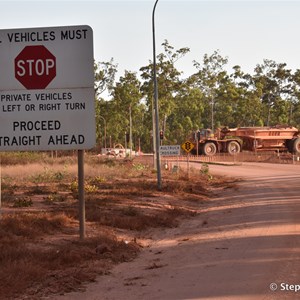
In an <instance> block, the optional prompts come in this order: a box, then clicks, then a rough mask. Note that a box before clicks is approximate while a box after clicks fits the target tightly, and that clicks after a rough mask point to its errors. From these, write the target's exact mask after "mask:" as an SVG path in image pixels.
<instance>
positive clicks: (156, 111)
mask: <svg viewBox="0 0 300 300" xmlns="http://www.w3.org/2000/svg"><path fill="white" fill-rule="evenodd" d="M157 2H158V0H156V1H155V4H154V7H153V12H152V33H153V81H154V110H155V128H153V129H154V130H153V131H154V134H155V139H156V143H155V152H156V169H157V170H156V171H157V188H158V190H161V169H160V155H159V115H158V90H157V77H156V49H155V48H156V47H155V25H154V15H155V8H156V5H157Z"/></svg>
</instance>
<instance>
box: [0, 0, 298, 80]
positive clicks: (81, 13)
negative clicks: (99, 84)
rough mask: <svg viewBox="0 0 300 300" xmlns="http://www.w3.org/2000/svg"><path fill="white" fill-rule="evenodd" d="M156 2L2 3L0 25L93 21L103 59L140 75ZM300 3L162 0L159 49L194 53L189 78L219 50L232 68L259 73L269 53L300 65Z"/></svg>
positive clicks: (185, 63)
mask: <svg viewBox="0 0 300 300" xmlns="http://www.w3.org/2000/svg"><path fill="white" fill-rule="evenodd" d="M154 3H155V0H151V1H150V0H139V1H127V0H123V1H114V0H110V1H102V0H94V1H88V0H87V1H74V0H73V1H57V0H53V1H49V0H48V1H46V0H40V1H26V0H23V1H21V0H19V1H14V0H10V1H2V0H0V12H1V18H0V24H1V25H0V28H1V29H12V28H32V27H51V26H66V25H89V26H91V27H92V29H93V32H94V57H95V60H96V61H97V62H100V61H109V60H110V59H111V58H112V57H113V58H114V61H115V63H117V64H118V66H119V67H118V69H119V74H118V75H121V76H122V75H123V74H124V70H128V71H134V72H137V73H139V68H140V67H142V66H146V65H148V63H149V60H152V57H153V52H152V9H153V6H154ZM299 14H300V1H257V0H256V1H255V0H252V1H251V0H250V1H243V0H240V1H226V0H223V1H214V0H210V1H201V0H198V1H196V0H194V1H189V0H177V1H172V0H159V1H158V4H157V8H156V14H155V25H156V45H157V49H156V51H157V53H160V52H162V47H161V43H162V42H163V41H164V40H165V39H167V40H168V41H169V43H170V44H171V45H172V46H174V47H175V49H179V48H182V47H189V48H190V49H191V51H190V53H189V54H188V55H186V56H185V57H184V58H183V59H181V60H180V61H179V62H178V64H177V65H176V66H177V68H178V69H179V70H180V71H184V76H189V75H191V74H193V73H194V72H196V69H195V68H194V67H193V60H196V61H198V62H201V61H202V58H203V55H204V54H209V55H210V54H212V53H213V52H214V51H215V50H219V51H220V54H221V55H222V56H223V57H228V59H229V68H228V70H229V71H230V72H231V67H232V66H234V65H240V66H241V68H242V70H243V71H245V72H249V73H250V74H253V70H254V67H255V66H256V64H260V63H262V62H263V59H271V60H274V61H276V62H277V63H287V67H288V68H291V69H292V70H296V69H300V40H299V37H300V33H299V30H300V17H299Z"/></svg>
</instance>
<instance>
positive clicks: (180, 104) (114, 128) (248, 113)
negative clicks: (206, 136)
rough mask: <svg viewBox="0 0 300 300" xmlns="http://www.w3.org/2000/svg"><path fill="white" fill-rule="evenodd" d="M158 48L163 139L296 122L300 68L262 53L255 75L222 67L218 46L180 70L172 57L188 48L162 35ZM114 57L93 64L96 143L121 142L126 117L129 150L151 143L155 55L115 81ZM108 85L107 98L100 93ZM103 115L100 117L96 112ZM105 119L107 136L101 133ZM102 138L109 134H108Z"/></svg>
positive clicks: (181, 139)
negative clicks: (184, 70) (136, 70)
mask: <svg viewBox="0 0 300 300" xmlns="http://www.w3.org/2000/svg"><path fill="white" fill-rule="evenodd" d="M162 46H163V52H162V53H159V54H158V55H157V64H156V69H157V82H158V101H159V103H158V104H159V128H158V129H159V130H163V131H164V133H165V134H164V141H163V143H164V144H180V143H182V142H184V141H185V140H186V138H187V137H188V136H189V135H190V134H191V133H192V132H193V131H195V130H198V129H200V128H212V129H216V128H217V127H219V126H228V127H239V126H245V127H247V126H267V125H270V126H271V125H277V124H283V123H286V124H290V125H293V126H296V127H298V126H299V125H300V102H299V99H300V70H296V71H295V72H294V73H293V72H292V71H291V70H289V69H288V68H287V66H286V64H285V63H277V62H274V61H272V60H268V59H265V60H264V61H263V63H262V64H257V66H256V67H255V69H254V72H253V74H248V73H245V72H243V70H242V69H241V67H240V66H234V67H233V69H232V72H229V71H228V62H229V59H228V58H227V57H223V56H222V55H221V53H220V51H219V50H217V51H214V52H213V53H212V54H205V55H204V56H203V58H202V60H200V61H196V60H195V61H194V62H193V65H194V67H195V72H194V73H193V74H191V75H187V76H184V74H183V73H182V72H181V71H180V70H179V69H178V68H177V63H178V61H179V60H181V59H182V58H183V57H184V56H186V55H187V54H188V53H189V51H190V50H189V48H187V47H183V48H179V49H174V47H173V46H172V45H171V44H170V43H169V42H168V41H167V40H165V41H164V42H163V44H162ZM116 71H117V64H115V63H114V62H113V60H111V61H109V62H106V63H103V62H102V63H98V64H96V63H95V74H96V83H95V90H96V94H97V101H96V120H97V137H98V140H99V144H101V146H102V147H103V146H104V145H110V144H111V145H112V146H113V145H114V144H116V143H121V144H124V143H125V142H124V140H125V132H129V129H130V126H129V125H130V122H129V120H130V112H131V117H132V134H133V135H132V136H133V145H132V147H133V149H134V150H137V149H138V147H139V145H140V146H141V149H142V151H144V152H150V151H152V150H153V145H152V134H153V133H152V129H153V62H151V61H150V62H149V64H148V65H146V66H142V67H141V68H140V70H139V71H140V73H139V74H138V75H137V74H136V73H134V72H129V71H125V73H124V75H123V76H121V77H120V79H119V80H118V81H117V82H116V83H115V82H114V79H115V75H116ZM104 90H106V91H108V92H109V95H110V96H111V98H110V99H102V98H99V95H100V94H101V93H102V91H104ZM100 116H101V118H100ZM104 125H105V129H106V134H107V138H106V140H105V139H104ZM108 137H110V140H109V141H108Z"/></svg>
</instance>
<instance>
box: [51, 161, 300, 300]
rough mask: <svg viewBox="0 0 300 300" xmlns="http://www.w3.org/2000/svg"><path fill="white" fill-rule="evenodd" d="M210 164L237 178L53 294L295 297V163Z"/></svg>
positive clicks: (299, 232)
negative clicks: (131, 250)
mask: <svg viewBox="0 0 300 300" xmlns="http://www.w3.org/2000/svg"><path fill="white" fill-rule="evenodd" d="M191 165H192V166H193V167H197V165H196V164H195V165H193V164H191ZM209 170H210V173H211V174H221V175H226V176H229V177H235V178H241V179H242V180H241V181H238V182H237V183H236V184H235V185H234V187H233V188H231V189H226V190H222V189H220V190H217V191H216V192H215V197H214V199H212V200H211V201H210V203H209V204H207V205H206V206H205V208H204V209H203V211H202V212H201V213H199V215H198V216H196V217H194V218H192V219H190V220H188V221H186V222H184V223H183V224H182V225H181V226H180V227H178V228H174V229H162V230H161V232H159V233H156V234H155V236H153V242H152V243H151V245H150V247H149V248H146V249H145V250H144V251H142V253H141V254H140V255H139V257H138V258H137V259H136V260H134V261H133V262H130V263H124V264H121V265H118V266H117V267H115V268H114V269H113V271H112V273H111V274H110V275H107V276H103V277H99V281H98V282H96V283H93V284H90V285H89V286H88V287H87V290H86V292H83V293H72V294H68V295H66V296H61V297H57V298H55V299H60V300H63V299H65V300H70V299H72V300H76V299H80V300H82V299H88V300H96V299H97V300H105V299H107V300H113V299H115V300H120V299H122V300H123V299H126V300H142V299H149V300H150V299H161V300H168V299H170V300H177V299H178V300H179V299H239V300H241V299H253V300H254V299H255V300H257V299H264V300H265V299H300V166H299V165H275V164H261V163H260V164H256V163H243V164H242V165H239V166H237V165H236V166H221V165H210V166H209ZM297 290H298V291H297Z"/></svg>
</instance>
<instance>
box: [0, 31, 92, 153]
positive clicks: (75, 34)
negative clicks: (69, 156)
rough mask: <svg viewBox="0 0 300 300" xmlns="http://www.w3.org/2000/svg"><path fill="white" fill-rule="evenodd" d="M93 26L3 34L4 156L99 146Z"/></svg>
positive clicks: (0, 127)
mask: <svg viewBox="0 0 300 300" xmlns="http://www.w3.org/2000/svg"><path fill="white" fill-rule="evenodd" d="M95 136H96V135H95V109H94V56H93V32H92V29H91V28H90V27H89V26H69V27H48V28H27V29H26V28H25V29H24V28H23V29H11V30H0V151H23V150H29V151H30V150H70V149H77V150H80V149H89V148H92V147H93V146H94V145H95Z"/></svg>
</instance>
